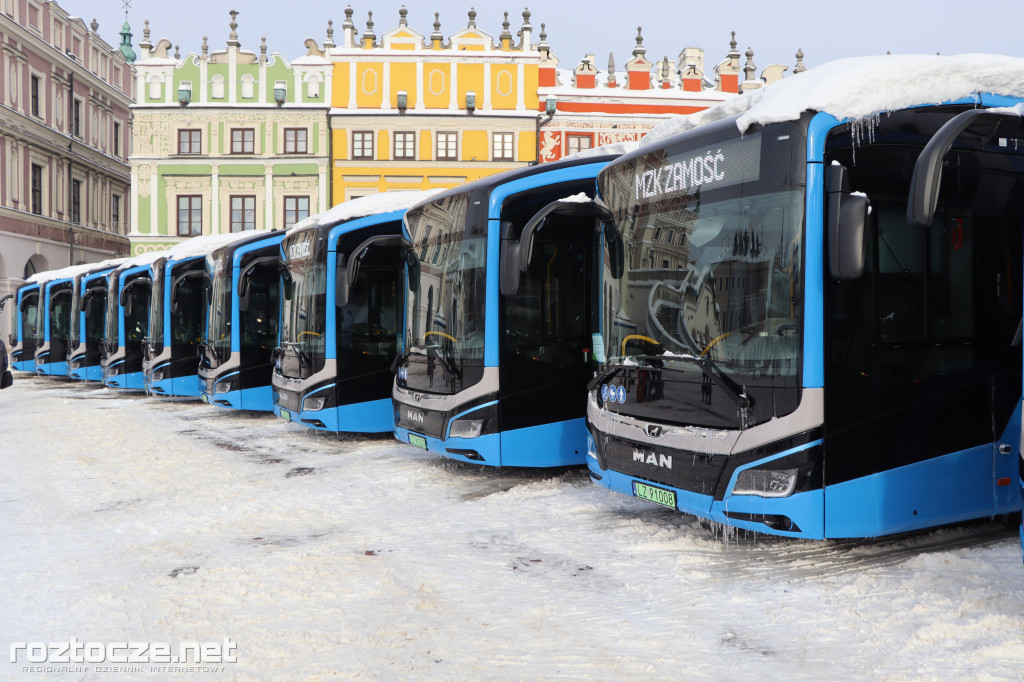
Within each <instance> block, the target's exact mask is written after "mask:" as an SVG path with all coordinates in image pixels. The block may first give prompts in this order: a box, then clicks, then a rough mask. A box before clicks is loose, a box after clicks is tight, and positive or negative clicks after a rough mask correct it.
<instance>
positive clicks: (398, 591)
mask: <svg viewBox="0 0 1024 682" xmlns="http://www.w3.org/2000/svg"><path fill="white" fill-rule="evenodd" d="M0 443H2V449H3V455H2V459H0V543H2V545H0V566H2V570H0V593H2V595H3V597H2V603H0V645H2V649H0V651H2V652H3V653H2V654H0V655H3V656H4V663H3V665H2V666H0V678H3V679H76V680H77V679H86V680H106V679H128V678H135V679H142V678H145V677H148V678H149V679H157V678H172V679H173V678H181V677H184V676H185V675H184V674H179V673H175V672H173V671H170V670H168V669H164V668H161V667H160V666H152V665H146V666H143V668H144V670H143V672H142V673H140V674H135V675H131V674H127V675H125V674H121V673H107V672H100V671H99V670H97V669H96V666H94V665H88V664H78V665H73V666H72V668H73V670H74V671H73V672H67V673H63V672H52V671H51V672H41V673H40V672H31V671H26V667H28V666H29V665H30V664H28V663H26V662H25V658H24V655H22V656H21V658H20V659H19V662H18V663H15V664H12V663H9V662H8V658H9V656H8V654H7V652H8V651H9V648H10V644H11V643H12V642H19V641H28V642H61V641H68V640H69V639H70V638H72V637H74V638H76V639H77V641H79V642H107V643H109V642H115V641H124V640H129V641H145V642H169V643H171V644H172V645H174V646H176V645H177V643H179V642H183V641H198V642H221V641H223V640H224V638H225V637H229V638H230V639H231V641H232V642H235V643H237V662H234V663H226V664H224V665H223V666H221V668H222V670H221V671H220V672H217V673H216V674H209V673H207V674H205V675H203V676H204V677H208V678H214V679H223V680H235V679H241V680H263V679H280V680H294V679H323V678H343V679H345V678H355V677H360V678H371V679H410V678H412V679H465V680H480V679H489V680H506V679H507V680H521V679H540V678H545V679H567V678H572V679H576V678H587V679H597V680H619V679H623V678H627V677H633V678H635V677H644V678H647V679H686V680H694V679H710V680H744V679H751V678H753V677H755V676H756V677H757V678H758V679H763V680H769V679H782V678H796V679H814V680H819V679H843V680H849V679H886V680H904V679H914V680H920V679H925V680H928V679H934V680H950V679H984V680H989V679H993V680H1024V566H1022V565H1021V556H1020V546H1019V543H1018V540H1017V535H1016V530H1015V529H1012V528H1006V527H1004V526H1001V525H999V524H996V523H983V524H976V525H971V526H966V527H957V528H950V529H943V530H938V531H932V532H928V533H920V534H915V535H912V536H904V537H901V538H899V539H897V540H878V541H869V542H806V541H792V540H780V539H774V538H768V537H765V536H761V537H758V538H752V537H729V538H727V539H723V538H722V537H721V535H722V534H721V533H720V532H716V531H714V530H711V529H708V528H705V527H702V526H701V525H700V524H698V523H697V522H696V521H695V520H694V519H693V518H692V517H687V516H684V515H681V514H678V513H674V512H671V511H668V510H662V509H660V508H657V507H654V506H653V505H649V504H647V503H644V502H641V501H639V500H632V499H628V498H625V497H622V496H618V495H613V494H611V493H609V492H607V491H605V490H602V489H599V488H597V487H595V486H592V485H591V484H590V483H589V481H588V478H587V476H586V474H585V472H584V471H583V470H577V469H573V470H561V471H556V472H537V471H523V470H516V471H494V470H489V469H482V468H476V467H471V466H467V465H462V464H457V463H454V462H450V461H447V460H443V459H441V458H438V457H436V456H433V455H430V454H428V453H425V452H423V451H419V450H417V449H415V448H412V447H411V446H407V445H401V444H398V443H396V442H394V441H393V440H391V439H390V437H371V438H366V437H341V438H333V437H328V436H323V435H320V434H315V433H311V432H309V431H307V430H305V429H302V428H300V427H297V426H295V425H292V424H288V423H285V422H283V421H280V420H276V419H274V418H273V417H272V416H266V415H247V414H238V413H235V412H231V411H227V410H221V409H217V408H213V407H209V406H205V405H202V404H200V403H193V402H165V401H161V400H158V399H146V398H144V397H141V396H138V395H123V394H118V393H115V392H113V391H110V390H108V389H103V388H96V387H92V386H82V385H77V384H69V383H65V382H59V381H56V380H51V379H43V378H35V377H30V376H28V375H19V376H17V377H16V380H15V385H14V386H13V387H12V388H10V389H8V390H5V391H2V392H0ZM32 665H35V664H32Z"/></svg>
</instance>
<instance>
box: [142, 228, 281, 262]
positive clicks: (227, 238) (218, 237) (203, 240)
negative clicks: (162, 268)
mask: <svg viewBox="0 0 1024 682" xmlns="http://www.w3.org/2000/svg"><path fill="white" fill-rule="evenodd" d="M271 232H272V230H244V231H242V232H228V233H227V234H204V235H201V236H199V237H192V238H191V239H186V240H185V241H183V242H179V243H177V244H175V245H174V246H172V247H171V248H169V249H168V250H166V251H163V252H161V253H160V255H163V256H167V257H168V258H173V259H175V260H181V259H184V258H195V257H197V256H205V255H207V254H210V253H213V252H214V251H215V250H217V249H219V248H220V247H222V246H227V245H228V244H231V243H232V242H237V241H239V240H242V239H248V238H249V237H251V236H253V235H254V234H270V233H271Z"/></svg>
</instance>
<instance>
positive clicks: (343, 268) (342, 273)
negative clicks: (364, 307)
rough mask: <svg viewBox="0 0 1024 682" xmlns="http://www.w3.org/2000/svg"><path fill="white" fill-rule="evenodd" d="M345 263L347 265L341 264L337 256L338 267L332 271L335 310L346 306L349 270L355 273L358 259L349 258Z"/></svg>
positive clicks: (354, 257) (339, 257)
mask: <svg viewBox="0 0 1024 682" xmlns="http://www.w3.org/2000/svg"><path fill="white" fill-rule="evenodd" d="M347 261H348V264H347V265H346V264H345V263H342V258H341V255H340V254H339V256H338V267H337V268H335V270H334V305H335V307H337V308H344V307H345V306H347V305H348V292H349V270H352V271H355V269H356V268H358V267H359V259H358V258H357V257H356V256H354V255H353V256H350V257H349V258H348V259H347ZM353 275H354V272H353Z"/></svg>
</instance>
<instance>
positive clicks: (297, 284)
mask: <svg viewBox="0 0 1024 682" xmlns="http://www.w3.org/2000/svg"><path fill="white" fill-rule="evenodd" d="M319 237H320V231H319V230H316V229H311V230H305V231H302V232H300V233H298V234H296V235H292V236H289V237H287V238H285V240H284V241H283V242H282V243H281V248H282V249H283V250H284V253H285V258H286V260H285V263H286V266H287V272H288V277H286V278H285V283H284V286H285V287H286V294H290V295H286V296H284V300H283V301H282V302H281V348H282V351H283V353H282V356H281V365H280V368H281V373H282V374H283V375H284V376H287V377H292V378H298V379H305V378H307V377H310V376H312V375H314V374H316V373H317V372H319V371H320V370H322V369H323V368H324V365H325V364H326V354H325V349H326V338H325V335H324V333H325V331H326V329H327V307H326V306H327V253H326V248H325V247H324V245H323V244H321V242H320V239H319Z"/></svg>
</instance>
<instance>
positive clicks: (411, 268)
mask: <svg viewBox="0 0 1024 682" xmlns="http://www.w3.org/2000/svg"><path fill="white" fill-rule="evenodd" d="M405 265H406V267H407V268H408V273H409V292H410V293H413V294H415V293H416V292H417V291H419V290H420V262H419V260H417V259H416V254H415V253H413V252H412V249H409V250H408V251H406V252H405Z"/></svg>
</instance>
